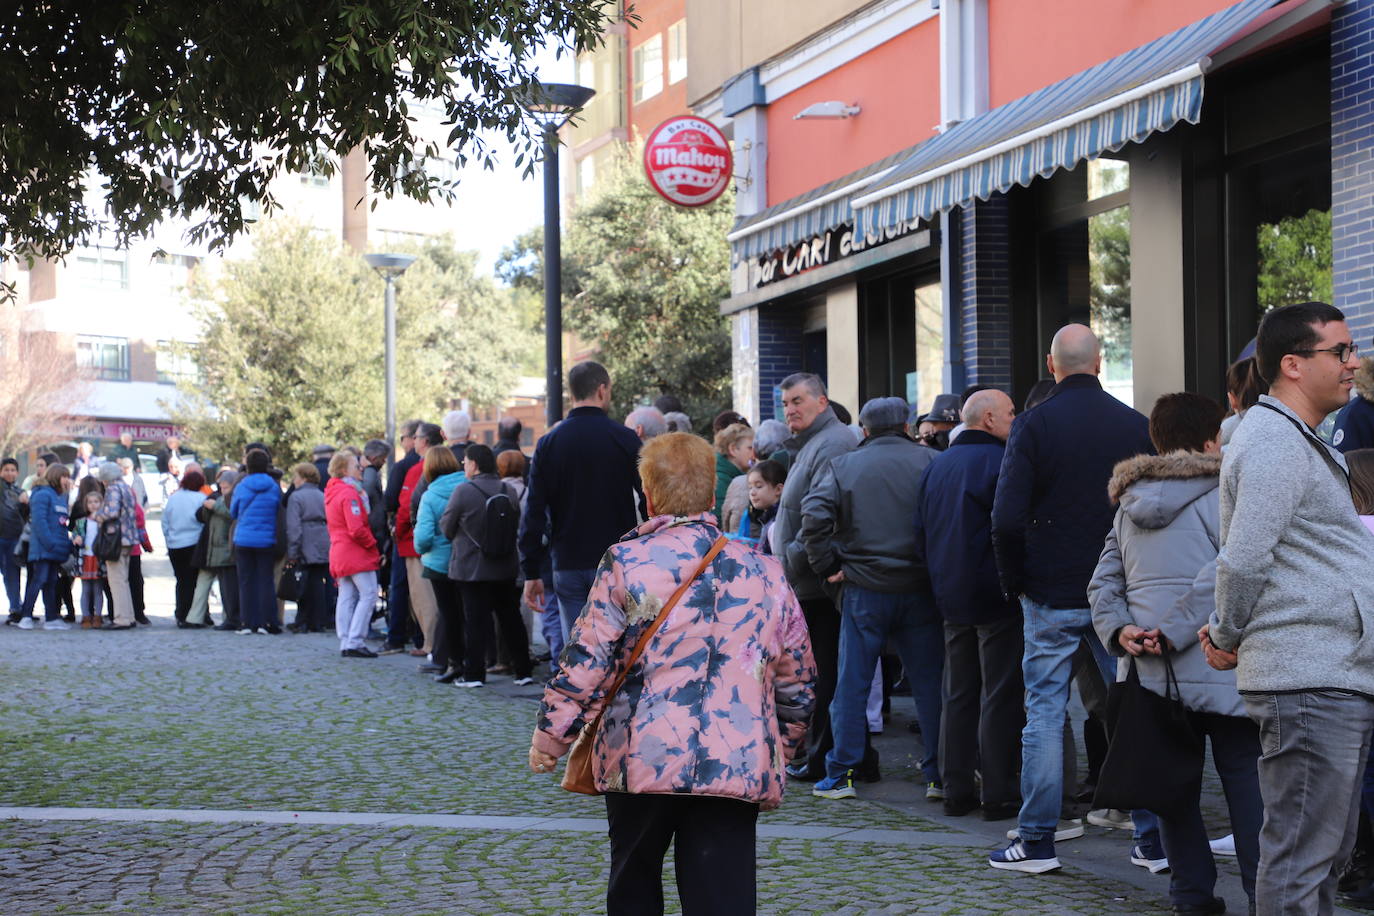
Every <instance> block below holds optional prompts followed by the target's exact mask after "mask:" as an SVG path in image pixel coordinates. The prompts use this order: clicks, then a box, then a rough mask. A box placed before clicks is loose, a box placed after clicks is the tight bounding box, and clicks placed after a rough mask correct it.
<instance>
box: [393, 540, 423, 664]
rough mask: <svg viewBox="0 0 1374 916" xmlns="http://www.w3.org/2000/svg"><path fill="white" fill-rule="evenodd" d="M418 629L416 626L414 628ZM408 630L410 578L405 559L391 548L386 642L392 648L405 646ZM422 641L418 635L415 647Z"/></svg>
mask: <svg viewBox="0 0 1374 916" xmlns="http://www.w3.org/2000/svg"><path fill="white" fill-rule="evenodd" d="M416 629H417V631H418V629H419V628H418V627H417V628H416ZM409 631H410V580H409V579H407V578H406V561H405V560H404V559H403V558H402V557H401V555H400V554H399V553H397V552H396V548H395V546H394V545H393V546H392V548H391V581H390V582H388V583H387V587H386V644H387V645H388V646H390V647H391V648H393V649H402V648H405V644H406V634H407V633H408V632H409ZM423 642H424V637H420V638H419V640H418V641H417V642H416V644H415V645H416V648H419V646H420V644H421V643H423Z"/></svg>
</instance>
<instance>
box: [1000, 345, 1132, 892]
mask: <svg viewBox="0 0 1374 916" xmlns="http://www.w3.org/2000/svg"><path fill="white" fill-rule="evenodd" d="M1046 365H1047V367H1048V368H1049V371H1050V374H1051V375H1052V376H1053V377H1054V380H1055V383H1056V384H1055V386H1054V388H1053V389H1052V390H1051V391H1050V394H1049V396H1048V397H1047V398H1046V399H1045V400H1044V401H1042V402H1041V403H1040V405H1039V406H1037V407H1036V408H1034V409H1033V410H1030V411H1027V412H1026V413H1024V414H1022V415H1021V416H1019V417H1017V418H1016V421H1015V422H1014V423H1013V424H1012V427H1011V437H1010V438H1009V439H1008V440H1007V451H1006V455H1005V456H1004V457H1003V459H1002V471H1001V476H1000V479H999V480H998V482H997V495H996V497H995V499H994V501H993V506H992V544H993V549H994V552H995V554H996V557H997V573H998V577H999V579H1000V581H1001V583H1002V592H1003V594H1004V595H1006V596H1007V597H1008V598H1016V597H1019V598H1020V599H1021V609H1022V612H1023V613H1024V615H1025V622H1024V634H1025V650H1024V655H1023V657H1022V675H1023V676H1024V678H1025V686H1026V701H1025V702H1026V728H1025V731H1024V733H1023V734H1022V737H1021V754H1022V766H1021V802H1022V804H1021V813H1020V818H1019V826H1018V830H1017V833H1018V835H1019V836H1018V838H1017V839H1015V840H1014V841H1013V842H1012V844H1011V845H1010V846H1008V847H1007V848H1006V849H1003V850H998V851H996V852H994V853H993V854H992V856H991V858H990V860H989V864H991V865H992V866H993V867H994V868H1004V869H1009V870H1013V871H1022V872H1031V873H1040V872H1045V871H1049V870H1051V869H1055V868H1058V867H1059V859H1058V858H1057V857H1056V856H1055V853H1054V843H1055V834H1056V828H1057V825H1058V823H1059V813H1060V803H1061V795H1062V792H1063V784H1064V774H1063V753H1064V745H1063V740H1064V714H1065V707H1066V704H1067V700H1068V695H1069V680H1070V677H1071V673H1072V670H1073V655H1074V652H1075V651H1076V650H1077V649H1078V647H1079V645H1080V643H1082V642H1085V641H1086V642H1087V643H1088V645H1089V648H1090V649H1091V650H1092V653H1093V657H1094V659H1095V660H1096V661H1097V667H1098V669H1099V670H1100V672H1101V676H1102V679H1103V680H1104V681H1106V682H1108V683H1110V682H1111V681H1114V680H1115V679H1116V678H1115V673H1116V672H1115V665H1114V664H1113V663H1112V661H1111V659H1110V657H1109V656H1108V655H1107V651H1106V649H1104V648H1103V646H1102V643H1101V641H1100V640H1099V639H1097V635H1096V633H1095V631H1094V630H1093V623H1092V611H1091V610H1090V609H1089V607H1088V582H1089V580H1091V578H1092V574H1093V570H1094V569H1095V568H1096V566H1097V559H1098V557H1099V556H1100V555H1101V553H1102V545H1103V542H1104V541H1105V540H1106V536H1107V531H1108V530H1109V529H1110V528H1111V526H1112V518H1113V516H1114V509H1113V507H1112V505H1111V503H1109V502H1108V501H1107V481H1108V480H1110V479H1111V476H1112V468H1114V467H1115V466H1116V464H1117V462H1119V461H1123V460H1125V459H1127V458H1131V457H1134V456H1135V455H1140V454H1151V453H1153V451H1154V449H1153V447H1152V446H1151V444H1150V431H1149V422H1148V421H1147V420H1146V419H1145V417H1144V416H1143V415H1141V414H1140V413H1137V412H1136V411H1135V410H1132V409H1131V408H1130V407H1127V406H1126V405H1125V404H1123V403H1121V402H1120V401H1118V400H1117V399H1116V398H1114V397H1112V396H1111V395H1110V394H1108V393H1107V392H1105V391H1103V390H1102V384H1101V382H1099V381H1098V378H1097V376H1098V374H1099V373H1100V372H1101V371H1102V352H1101V348H1100V345H1099V344H1098V341H1097V337H1096V336H1095V335H1094V334H1093V332H1092V331H1090V330H1089V329H1088V328H1087V327H1086V326H1084V325H1081V324H1070V325H1066V326H1064V327H1062V328H1060V329H1059V331H1058V333H1056V334H1055V335H1054V340H1053V342H1052V343H1051V345H1050V353H1049V356H1048V358H1047V359H1046ZM1146 819H1148V815H1145V816H1143V817H1142V818H1140V819H1138V821H1137V823H1136V829H1137V832H1138V834H1139V840H1140V843H1141V844H1142V845H1144V846H1152V845H1154V844H1157V842H1158V841H1157V839H1154V836H1153V835H1154V834H1155V833H1157V828H1156V829H1155V830H1152V829H1151V828H1152V827H1153V825H1152V824H1149V823H1145V824H1142V823H1140V822H1139V821H1140V820H1146ZM1074 826H1075V830H1074V832H1073V835H1074V836H1081V835H1082V828H1081V826H1079V825H1074ZM1063 838H1064V839H1068V838H1069V836H1067V835H1066V836H1064V837H1063ZM1146 851H1147V852H1150V851H1152V850H1146Z"/></svg>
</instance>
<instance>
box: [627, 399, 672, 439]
mask: <svg viewBox="0 0 1374 916" xmlns="http://www.w3.org/2000/svg"><path fill="white" fill-rule="evenodd" d="M625 425H626V426H628V427H629V428H630V429H634V428H635V427H636V426H640V427H643V429H644V438H645V439H652V438H653V437H654V436H661V435H663V434H664V433H666V432H667V431H668V421H667V420H666V419H664V416H663V411H661V410H659V409H658V408H657V407H636V408H635V409H634V410H632V411H630V415H629V416H628V417H626V418H625Z"/></svg>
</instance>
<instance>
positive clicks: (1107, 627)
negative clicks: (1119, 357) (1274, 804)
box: [1088, 394, 1264, 913]
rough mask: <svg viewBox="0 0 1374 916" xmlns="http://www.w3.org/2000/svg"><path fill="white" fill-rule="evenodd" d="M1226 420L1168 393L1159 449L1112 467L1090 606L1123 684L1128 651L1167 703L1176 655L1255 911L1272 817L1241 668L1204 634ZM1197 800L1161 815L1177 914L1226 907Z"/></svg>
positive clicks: (1160, 405) (1211, 595) (1156, 418)
mask: <svg viewBox="0 0 1374 916" xmlns="http://www.w3.org/2000/svg"><path fill="white" fill-rule="evenodd" d="M1221 420H1222V410H1221V407H1220V405H1218V404H1217V403H1216V402H1215V401H1212V400H1211V399H1210V398H1205V397H1203V396H1202V395H1197V394H1168V395H1164V396H1163V397H1161V398H1160V399H1159V401H1158V402H1156V404H1155V407H1154V410H1153V411H1152V412H1151V414H1150V439H1151V440H1152V441H1153V443H1154V446H1155V449H1156V450H1157V451H1158V452H1159V454H1158V455H1141V456H1139V457H1136V458H1131V459H1129V460H1127V461H1123V462H1121V463H1120V464H1118V465H1117V466H1116V468H1115V470H1114V472H1113V475H1112V479H1111V482H1110V483H1109V484H1108V486H1107V493H1108V496H1109V497H1110V498H1111V501H1112V502H1113V503H1115V504H1117V505H1118V506H1119V507H1120V508H1119V509H1118V510H1117V513H1116V519H1115V521H1114V522H1113V523H1112V530H1111V531H1110V532H1108V534H1107V542H1106V545H1105V546H1104V548H1103V550H1102V556H1101V558H1100V559H1099V560H1098V563H1097V569H1096V571H1094V573H1093V578H1092V582H1091V583H1090V584H1089V586H1088V601H1089V603H1090V604H1091V605H1092V611H1093V626H1094V627H1095V628H1096V630H1097V634H1098V636H1099V637H1101V639H1102V642H1103V644H1104V645H1105V646H1106V647H1107V650H1108V651H1109V652H1111V653H1112V654H1113V655H1117V656H1120V657H1121V661H1120V664H1119V667H1118V671H1117V680H1118V681H1120V680H1123V679H1124V678H1125V676H1126V674H1127V672H1128V670H1129V665H1130V659H1129V658H1127V656H1131V657H1133V658H1134V660H1135V663H1136V667H1137V671H1138V673H1139V676H1140V683H1141V684H1142V685H1143V686H1144V687H1145V688H1146V689H1148V690H1150V691H1152V692H1154V693H1157V694H1159V695H1160V696H1164V695H1165V677H1166V676H1165V666H1164V661H1163V659H1162V658H1161V656H1162V655H1163V654H1164V653H1168V654H1169V659H1170V661H1171V662H1172V665H1173V669H1174V675H1175V677H1176V678H1177V680H1178V689H1179V694H1180V697H1181V699H1182V701H1183V705H1184V706H1185V707H1186V708H1187V710H1188V714H1189V719H1190V721H1191V723H1192V725H1193V728H1194V730H1195V731H1196V732H1197V733H1198V734H1199V735H1206V736H1208V737H1209V738H1210V739H1211V742H1212V756H1213V759H1214V760H1215V762H1216V768H1217V773H1218V775H1219V776H1220V777H1221V782H1222V786H1223V787H1224V788H1225V790H1226V799H1227V802H1228V805H1229V807H1230V814H1231V825H1232V828H1233V829H1234V832H1235V845H1236V856H1237V858H1238V860H1239V863H1240V871H1241V884H1242V886H1243V887H1244V888H1245V893H1246V895H1247V896H1248V897H1249V898H1250V901H1251V908H1252V909H1253V906H1254V893H1255V871H1256V867H1257V866H1258V864H1259V831H1260V827H1261V825H1262V823H1263V820H1264V805H1263V802H1262V801H1261V798H1260V791H1259V775H1258V771H1257V761H1258V759H1259V754H1260V742H1259V730H1258V728H1257V727H1256V726H1255V724H1254V723H1253V722H1252V721H1251V720H1250V719H1249V718H1248V717H1247V716H1246V714H1245V706H1244V703H1243V702H1242V700H1241V698H1240V694H1239V693H1237V692H1236V677H1235V674H1236V673H1235V672H1234V671H1217V670H1216V669H1214V668H1212V667H1210V666H1209V665H1208V664H1207V660H1206V658H1205V657H1204V656H1203V653H1202V648H1201V646H1200V644H1199V642H1198V635H1197V633H1198V630H1199V629H1200V628H1201V627H1202V626H1203V625H1204V624H1206V623H1207V621H1208V618H1209V617H1210V616H1211V614H1212V611H1213V608H1214V605H1215V587H1216V558H1217V551H1218V549H1219V546H1220V538H1221V535H1220V531H1221V520H1220V514H1221V505H1220V495H1219V491H1218V487H1219V485H1220V474H1221V444H1220V436H1221ZM1123 727H1126V726H1125V724H1124V723H1123ZM1198 776H1199V783H1198V784H1199V787H1200V785H1201V779H1200V777H1201V774H1200V773H1199V774H1198ZM1198 804H1199V798H1198V797H1197V796H1194V797H1193V798H1189V799H1180V803H1179V805H1178V806H1176V807H1175V808H1173V809H1172V810H1170V811H1156V812H1155V814H1157V815H1158V816H1159V826H1160V834H1161V836H1162V838H1163V842H1164V852H1165V853H1166V854H1167V857H1168V864H1169V866H1170V868H1171V871H1172V874H1171V876H1170V882H1169V896H1170V900H1171V903H1172V904H1173V907H1174V912H1176V913H1177V912H1187V913H1214V912H1215V913H1219V912H1222V911H1223V910H1224V906H1225V905H1224V904H1222V903H1220V901H1219V900H1218V899H1217V898H1215V897H1214V896H1213V893H1212V891H1213V889H1214V887H1215V885H1216V878H1217V872H1216V863H1215V860H1214V859H1213V858H1212V851H1211V849H1210V848H1209V846H1208V839H1207V832H1206V828H1205V826H1204V825H1203V822H1202V814H1201V812H1200V810H1199V807H1198Z"/></svg>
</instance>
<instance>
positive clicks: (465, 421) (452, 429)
mask: <svg viewBox="0 0 1374 916" xmlns="http://www.w3.org/2000/svg"><path fill="white" fill-rule="evenodd" d="M439 425H440V427H441V428H442V429H443V431H444V438H445V439H447V440H448V441H450V442H463V441H466V440H467V437H468V433H469V432H471V431H472V418H471V417H469V416H468V412H467V411H466V410H450V411H449V412H448V413H446V414H444V420H443V422H442V423H440V424H439Z"/></svg>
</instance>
